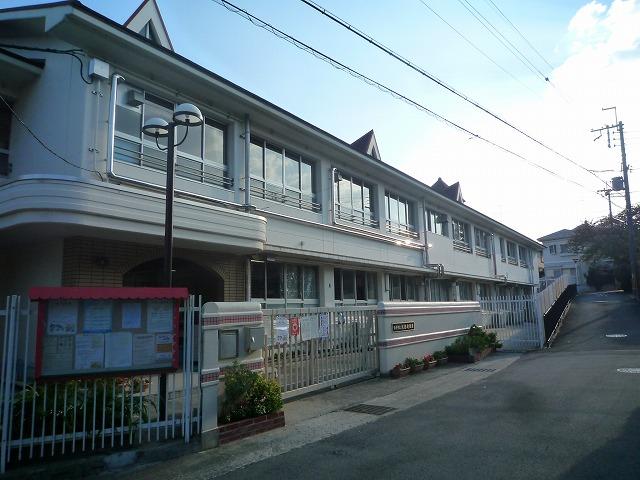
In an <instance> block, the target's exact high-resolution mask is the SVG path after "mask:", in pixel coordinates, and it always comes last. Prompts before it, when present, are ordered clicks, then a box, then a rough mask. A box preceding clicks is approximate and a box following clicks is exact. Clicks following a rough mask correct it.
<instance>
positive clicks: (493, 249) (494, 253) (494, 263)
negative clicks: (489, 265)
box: [491, 233, 498, 277]
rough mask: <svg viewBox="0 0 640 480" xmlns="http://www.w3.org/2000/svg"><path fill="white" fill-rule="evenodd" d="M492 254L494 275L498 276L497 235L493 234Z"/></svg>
mask: <svg viewBox="0 0 640 480" xmlns="http://www.w3.org/2000/svg"><path fill="white" fill-rule="evenodd" d="M491 256H492V257H493V276H494V277H497V276H498V264H497V262H496V242H495V236H494V235H493V233H492V234H491Z"/></svg>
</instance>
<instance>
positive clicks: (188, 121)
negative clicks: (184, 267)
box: [142, 103, 204, 287]
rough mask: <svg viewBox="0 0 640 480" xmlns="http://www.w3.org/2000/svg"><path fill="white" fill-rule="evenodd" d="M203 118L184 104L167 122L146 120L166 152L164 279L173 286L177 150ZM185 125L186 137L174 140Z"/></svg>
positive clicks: (146, 128) (146, 129) (149, 132)
mask: <svg viewBox="0 0 640 480" xmlns="http://www.w3.org/2000/svg"><path fill="white" fill-rule="evenodd" d="M203 122H204V119H203V117H202V112H200V110H199V109H198V107H196V106H195V105H192V104H190V103H181V104H180V105H178V106H176V107H175V109H174V110H173V121H172V122H167V121H166V120H165V119H163V118H158V117H153V118H150V119H148V120H147V121H146V122H144V125H143V126H142V132H143V133H144V134H145V135H148V136H150V137H153V138H155V141H156V146H157V147H158V149H159V150H161V151H166V152H167V185H166V193H165V199H166V203H165V211H164V280H165V284H166V286H167V287H171V286H172V269H173V191H174V188H173V184H174V180H175V166H176V150H175V148H176V147H177V146H179V145H181V144H182V143H183V142H184V141H185V140H186V139H187V135H188V134H189V127H198V126H200V125H202V123H203ZM178 126H183V127H186V129H185V132H184V137H183V138H182V140H180V141H179V142H178V143H175V138H176V128H177V127H178ZM159 138H166V139H167V148H162V147H161V146H160V144H159V143H158V139H159Z"/></svg>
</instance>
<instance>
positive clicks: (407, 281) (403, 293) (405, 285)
mask: <svg viewBox="0 0 640 480" xmlns="http://www.w3.org/2000/svg"><path fill="white" fill-rule="evenodd" d="M387 276H388V282H389V288H388V292H389V301H392V302H417V301H418V298H419V297H420V295H419V289H420V286H419V284H418V280H419V277H417V276H415V275H399V274H394V273H389V274H388V275H387ZM396 280H397V283H398V287H399V289H400V298H396V296H395V294H394V285H393V284H394V283H396V282H395V281H396ZM411 284H412V285H411ZM410 285H411V286H410ZM410 290H412V292H413V295H411V296H412V297H413V298H409V296H410V295H409V291H410Z"/></svg>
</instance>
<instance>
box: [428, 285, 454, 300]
mask: <svg viewBox="0 0 640 480" xmlns="http://www.w3.org/2000/svg"><path fill="white" fill-rule="evenodd" d="M450 300H451V283H450V282H449V281H448V280H431V281H429V301H430V302H449V301H450Z"/></svg>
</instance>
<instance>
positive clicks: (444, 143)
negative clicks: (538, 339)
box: [2, 0, 640, 237]
mask: <svg viewBox="0 0 640 480" xmlns="http://www.w3.org/2000/svg"><path fill="white" fill-rule="evenodd" d="M424 1H425V3H427V4H428V5H429V6H431V7H432V8H433V9H434V10H436V11H437V12H438V13H439V14H440V15H441V16H442V17H444V18H445V19H446V20H447V21H449V22H450V23H451V24H452V25H453V26H454V27H455V28H457V29H458V30H460V31H461V32H463V33H464V34H465V36H467V37H468V38H469V39H470V40H471V41H473V43H474V44H476V45H477V46H478V47H479V48H481V49H482V50H484V51H485V52H486V53H487V54H488V55H489V56H491V57H492V58H493V59H494V60H495V61H496V62H497V63H498V64H500V65H501V66H502V67H503V68H504V69H506V70H508V71H509V72H510V73H511V74H512V75H514V76H515V77H517V79H518V81H515V80H514V79H513V78H511V77H509V76H508V75H507V74H505V73H504V72H503V71H501V70H500V69H499V68H498V67H496V66H495V65H493V64H492V63H491V62H490V61H488V60H487V59H485V58H484V57H482V56H481V55H480V54H479V53H477V52H476V51H475V50H473V49H472V47H470V46H469V45H468V44H467V43H465V42H464V40H462V39H460V38H459V37H458V36H457V35H456V33H454V32H453V31H452V30H451V29H450V28H449V27H448V26H446V25H445V24H444V23H443V22H442V21H441V20H440V19H438V18H437V17H435V16H434V15H433V13H432V12H430V11H429V10H428V9H427V8H426V7H425V6H424V5H423V4H422V3H421V2H420V0H399V1H396V2H389V1H381V0H374V1H371V0H369V1H365V0H350V1H348V2H345V1H338V0H318V3H320V4H321V5H322V6H323V7H325V8H327V9H328V10H330V11H332V12H333V13H335V14H337V15H338V16H340V17H342V18H343V19H345V20H347V21H349V22H350V23H352V24H353V25H355V26H356V27H358V28H360V29H361V30H364V31H365V32H367V33H369V34H371V35H372V36H373V37H375V38H376V39H377V40H379V41H380V42H382V43H384V44H386V45H387V46H389V47H390V48H392V49H393V50H395V51H397V52H399V53H400V54H402V55H403V56H405V57H407V58H409V59H410V60H412V61H413V62H414V63H416V64H418V65H420V66H421V67H423V68H425V69H426V70H427V71H429V72H430V73H433V74H434V75H435V76H437V77H439V78H440V79H442V80H444V81H445V82H447V83H448V84H450V85H452V86H453V87H455V88H456V89H457V90H459V91H461V92H464V93H465V94H467V95H468V96H470V97H471V98H473V99H474V100H476V101H478V102H479V103H481V104H483V105H484V106H486V107H488V108H489V109H491V110H492V111H494V112H496V113H499V114H501V115H503V116H504V117H505V118H507V119H508V120H510V121H512V122H513V123H515V124H517V125H518V126H519V127H522V128H524V129H525V130H526V131H528V132H530V133H531V134H532V135H534V136H535V137H536V138H539V139H540V140H542V141H544V142H545V143H547V144H548V145H550V146H552V147H553V148H555V149H556V150H558V151H560V152H561V153H563V154H565V155H566V156H568V157H570V158H572V159H575V160H576V161H577V162H579V163H581V164H583V165H586V166H587V168H594V169H595V168H597V169H616V168H618V160H617V159H618V158H619V152H618V151H613V150H607V149H606V148H605V147H604V146H603V145H602V144H601V143H594V142H593V141H592V135H591V134H590V133H589V131H588V130H589V128H591V127H597V126H599V125H601V124H603V123H605V122H607V121H610V123H611V122H612V119H609V118H608V116H607V115H606V114H603V113H602V112H601V111H600V108H601V107H602V106H609V105H610V104H616V103H617V104H618V108H619V115H620V116H621V118H623V119H625V122H626V123H627V125H628V128H631V127H629V121H630V120H632V118H631V115H632V112H633V111H632V109H631V108H630V106H631V105H633V101H632V100H633V99H632V98H629V97H628V96H629V95H632V92H633V91H634V90H635V89H636V88H635V86H634V84H635V85H637V81H638V80H640V78H639V77H638V75H639V72H640V64H639V63H638V60H636V59H637V58H638V56H637V55H636V54H637V52H638V49H637V45H638V42H636V40H638V39H636V38H635V37H633V33H632V31H633V30H634V29H635V30H637V25H638V23H634V22H635V21H636V20H637V18H636V17H632V16H630V14H629V12H630V11H633V12H637V11H638V10H640V8H638V6H637V5H635V2H633V1H630V2H626V3H625V2H621V1H620V0H618V1H616V2H614V3H615V8H614V7H611V6H610V2H601V3H597V2H590V3H589V2H587V1H584V0H583V1H574V0H563V1H560V2H558V1H552V0H537V1H534V0H525V1H522V0H519V1H513V0H509V1H508V0H493V2H494V3H495V4H496V5H497V6H498V7H500V9H501V10H502V11H503V12H504V13H505V14H506V15H507V17H508V18H509V19H510V20H511V21H512V22H513V23H514V24H515V25H517V26H518V28H519V29H520V30H521V32H522V33H523V34H524V35H525V36H526V37H527V39H528V40H529V41H530V42H531V43H532V44H533V45H534V46H535V47H536V49H537V50H538V51H539V52H540V53H541V54H542V56H543V57H544V58H545V59H546V60H547V61H548V62H549V63H550V64H551V65H552V66H553V67H554V68H553V69H551V68H549V67H548V66H547V65H546V64H545V62H544V61H543V60H541V59H540V58H539V57H538V56H537V55H536V54H535V53H534V52H533V51H532V50H531V49H529V48H528V46H527V45H526V44H525V43H524V42H523V41H522V39H521V38H520V37H518V36H517V34H516V33H515V32H514V31H513V30H511V28H510V26H509V25H508V24H507V23H506V22H505V21H504V19H502V18H501V17H500V16H499V14H498V13H497V12H496V11H495V10H494V9H493V7H492V6H491V4H490V1H489V0H468V1H469V2H470V4H471V5H473V6H474V7H475V8H477V9H478V10H479V11H480V12H481V13H482V14H483V15H485V16H486V17H487V18H488V19H490V20H491V22H492V23H493V24H494V25H495V26H496V27H497V28H498V29H499V30H500V31H501V32H502V33H503V34H504V35H505V36H507V38H509V40H510V41H512V42H513V43H514V44H515V45H516V46H517V47H518V48H519V49H520V50H521V51H522V52H523V53H525V55H526V56H527V57H528V58H529V59H530V60H531V61H532V62H534V63H535V64H536V66H537V67H538V68H539V69H540V70H542V71H543V72H544V73H545V75H549V76H550V77H551V79H552V81H553V83H554V85H555V86H554V87H552V86H551V85H549V84H548V83H546V82H544V81H543V80H542V79H540V78H539V77H537V76H536V75H534V74H532V73H531V72H530V71H529V70H527V69H526V68H525V67H524V66H523V65H522V64H521V63H520V62H519V61H518V60H517V59H516V58H514V56H513V55H512V54H511V53H509V52H508V51H507V50H506V49H505V48H504V47H503V46H501V45H500V44H499V43H498V42H497V41H496V40H495V38H493V37H492V36H491V35H490V34H489V33H488V32H487V31H486V30H485V29H484V28H483V27H482V26H481V25H480V24H479V23H478V22H477V21H476V20H475V19H474V18H473V17H472V16H471V15H470V14H469V12H468V11H467V10H465V9H464V7H463V6H462V4H461V2H462V1H463V0H459V1H454V0H446V1H444V0H424ZM27 3H32V2H25V1H13V0H8V1H4V2H2V6H3V7H4V6H7V7H8V6H13V5H24V4H27ZM83 3H85V4H86V5H87V6H89V7H90V8H93V9H94V10H96V11H98V12H99V13H101V14H103V15H106V16H108V17H110V18H112V19H113V20H115V21H117V22H123V21H124V20H126V18H127V17H128V16H129V15H130V14H131V12H132V11H133V10H134V9H135V8H136V6H137V5H138V0H118V1H106V0H84V2H83ZM234 3H235V4H237V5H238V6H240V7H242V8H246V9H247V10H249V11H250V12H251V13H253V14H255V15H257V16H258V17H260V18H263V19H264V20H266V21H269V22H271V23H273V24H274V25H275V26H277V27H278V28H281V29H282V30H284V31H286V32H288V33H290V34H292V35H294V36H296V37H298V38H300V39H301V40H302V41H305V42H307V43H309V44H311V45H313V46H314V47H316V48H318V49H319V50H322V51H323V52H325V53H327V54H329V55H331V56H334V57H335V58H336V59H338V60H340V61H342V62H344V63H346V64H348V65H349V66H351V67H353V68H355V69H357V70H359V71H361V72H363V73H365V74H367V75H369V76H371V77H373V78H375V79H376V80H378V81H380V82H382V83H385V84H388V85H389V86H391V87H393V88H394V89H396V90H398V91H400V92H401V93H403V94H405V95H407V96H409V97H411V98H413V99H415V100H417V101H419V102H421V103H423V104H425V105H427V106H428V107H429V108H431V109H433V110H435V111H436V112H438V113H440V114H442V115H444V116H446V117H448V118H450V119H451V120H454V121H456V122H458V123H460V124H462V125H464V126H465V127H467V128H469V129H470V130H473V131H476V132H478V133H480V134H482V135H485V136H486V137H488V138H491V139H492V140H494V141H496V142H498V143H501V144H503V145H505V146H507V147H509V148H511V149H513V150H514V151H517V152H518V153H520V154H522V155H524V156H526V157H527V158H529V159H530V160H532V161H535V162H536V163H540V164H541V165H544V166H545V167H546V168H550V169H553V170H554V171H557V172H559V173H560V175H561V176H564V177H566V178H570V179H572V180H575V181H578V182H580V183H582V184H583V185H585V187H586V188H579V187H576V186H575V185H573V184H570V183H568V182H566V181H564V180H562V179H559V178H557V177H552V176H550V175H548V174H546V173H543V172H542V171H541V170H539V169H535V168H534V167H531V166H529V165H527V164H526V163H524V162H523V161H521V160H518V159H516V158H514V157H512V156H509V155H507V154H504V153H503V152H500V151H499V150H496V149H494V148H492V147H488V146H486V145H483V144H481V142H478V141H477V140H469V139H468V136H465V135H462V134H460V133H458V132H455V131H453V130H452V129H450V128H448V127H445V126H443V125H442V124H441V123H439V122H437V121H435V120H434V119H432V118H431V117H429V116H427V115H425V114H424V113H422V112H419V111H417V110H416V109H414V108H413V107H411V106H408V105H406V104H404V103H402V102H400V101H398V100H395V99H393V98H391V97H390V96H388V95H386V94H384V93H382V92H380V91H379V90H377V89H376V88H373V87H371V86H368V85H366V84H364V83H362V82H360V81H359V80H356V79H354V78H352V77H350V76H349V75H348V74H346V73H344V72H342V71H338V70H335V69H334V68H332V67H330V66H329V65H327V64H326V63H324V62H322V61H320V60H318V59H316V58H314V57H312V56H310V55H309V54H307V53H305V52H302V51H300V50H298V49H297V48H295V47H293V46H292V45H290V44H288V43H286V42H284V41H282V40H280V39H278V38H276V37H274V36H273V35H271V34H270V33H268V32H266V31H264V30H261V29H259V28H256V27H255V26H253V25H251V24H250V23H249V22H247V21H246V20H244V19H242V18H240V17H239V16H237V15H235V14H233V13H231V12H228V11H227V10H226V9H224V8H223V7H221V6H219V5H217V4H216V3H214V2H213V1H211V0H190V1H188V2H186V1H178V0H158V4H159V7H160V10H161V12H162V15H163V18H164V20H165V23H166V25H167V29H168V31H169V34H170V36H171V39H172V41H173V44H174V47H175V50H176V51H177V52H178V53H180V54H182V55H184V56H185V57H188V58H190V59H191V60H194V61H196V62H198V63H200V64H202V65H203V66H205V67H207V68H209V69H210V70H212V71H214V72H216V73H218V74H220V75H222V76H224V77H226V78H228V79H229V80H231V81H233V82H235V83H237V84H239V85H241V86H242V87H244V88H247V89H249V90H251V91H253V92H255V93H256V94H258V95H260V96H262V97H264V98H266V99H267V100H269V101H271V102H274V103H276V104H278V105H280V106H282V107H283V108H285V109H287V110H289V111H290V112H292V113H294V114H296V115H298V116H300V117H302V118H304V119H305V120H307V121H309V122H311V123H314V124H316V125H318V126H319V127H321V128H323V129H325V130H327V131H329V132H330V133H332V134H334V135H336V136H338V137H340V138H342V139H344V140H346V141H353V140H355V139H356V138H358V137H359V136H360V135H362V134H363V133H365V132H367V131H368V130H370V129H372V128H373V129H374V130H375V132H376V137H377V140H378V145H379V147H380V150H381V153H382V158H383V160H384V161H386V162H388V163H390V164H392V165H394V166H396V167H398V168H401V169H402V170H404V171H406V172H407V173H410V174H411V175H414V176H416V177H417V178H419V179H420V180H422V181H424V182H426V183H433V182H434V181H435V180H436V179H437V178H438V176H442V177H443V178H444V180H445V181H447V182H449V183H451V182H454V181H457V180H460V181H461V184H462V188H463V194H464V195H465V198H466V200H467V203H468V204H469V205H470V206H472V207H474V208H476V209H478V210H480V211H483V212H484V213H487V214H489V215H491V216H493V217H495V218H497V219H498V220H501V221H503V222H504V223H507V224H508V225H510V226H513V227H515V228H517V229H518V230H520V231H522V232H523V233H525V234H528V235H530V236H532V237H539V236H541V235H543V234H546V233H549V232H551V231H554V230H558V229H561V228H571V227H573V226H575V225H576V224H578V223H580V222H581V221H584V220H585V219H591V218H594V217H598V216H601V215H604V214H606V212H607V204H606V201H605V200H603V199H601V198H599V197H597V196H595V195H594V194H593V193H592V192H590V191H595V190H596V189H598V188H602V186H603V185H602V184H601V183H600V182H599V181H598V180H597V179H595V178H593V177H592V176H590V175H589V174H587V173H586V172H584V171H582V170H580V169H578V168H576V167H575V166H573V165H571V164H569V163H568V162H566V161H565V160H562V159H560V158H559V157H558V156H556V155H553V154H551V153H549V152H548V151H545V150H544V149H542V148H540V147H538V146H535V145H533V144H532V143H531V142H530V141H528V140H526V139H524V138H523V137H522V136H519V135H515V134H514V133H513V132H512V131H510V130H509V129H506V128H505V127H504V126H502V125H500V124H497V123H496V122H495V121H493V120H491V119H490V118H489V117H488V116H487V115H485V114H482V113H480V112H479V111H478V110H477V109H474V108H472V107H470V106H469V105H468V104H466V103H465V102H463V101H461V100H460V99H459V98H457V97H454V96H453V95H451V94H450V93H447V92H446V91H445V90H443V89H442V88H441V87H438V86H436V85H434V84H433V83H432V82H430V81H428V80H427V79H425V78H423V77H421V76H419V75H418V74H417V73H415V72H413V71H411V70H410V69H408V68H407V67H405V66H403V65H401V64H400V63H398V62H397V61H395V60H393V59H391V58H390V57H388V56H387V55H385V54H384V53H382V52H380V51H378V50H376V49H375V48H374V47H372V46H371V45H368V44H367V43H365V42H364V41H362V40H361V39H359V38H357V37H355V36H354V35H353V34H351V33H349V32H347V31H345V30H343V29H341V28H340V27H338V26H337V25H335V24H333V23H331V22H330V21H329V20H328V19H327V18H325V17H322V16H321V15H319V14H318V13H316V12H314V11H313V10H312V9H310V8H309V7H308V6H306V5H304V4H303V3H302V2H300V1H299V0H278V1H275V0H273V1H257V0H235V1H234ZM623 3H624V4H623ZM630 5H631V7H630ZM625 9H626V10H625ZM633 25H636V27H634V26H633ZM627 31H629V32H630V33H629V37H630V38H624V39H622V40H621V41H618V40H616V38H615V37H616V35H617V36H618V37H619V36H620V35H619V34H616V33H615V32H627ZM638 36H640V33H638ZM631 37H633V38H631ZM634 42H635V43H634ZM599 62H600V63H599ZM620 72H626V74H625V80H620V81H622V82H623V83H618V80H617V78H618V77H619V76H620ZM523 84H524V85H523ZM636 98H637V97H636ZM636 105H637V103H636ZM625 107H626V109H627V113H628V115H627V117H624V114H625ZM634 110H637V109H634ZM633 114H634V115H635V113H633ZM634 118H637V120H638V121H640V117H634ZM636 123H637V122H636ZM635 128H636V129H637V130H639V131H640V127H638V126H636V127H635ZM637 136H638V137H640V134H638V135H637ZM630 138H631V137H630ZM630 142H631V140H630ZM628 150H629V152H630V153H632V152H633V150H634V148H633V144H632V143H630V144H629V146H628ZM601 175H602V176H603V178H609V177H610V176H612V175H614V173H609V172H607V173H602V174H601ZM638 180H640V178H639V179H638ZM632 181H635V180H633V179H632ZM636 183H637V182H636ZM632 187H633V184H632ZM638 189H639V190H640V184H638ZM617 203H618V204H619V205H622V204H623V203H622V201H621V200H618V201H617Z"/></svg>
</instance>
